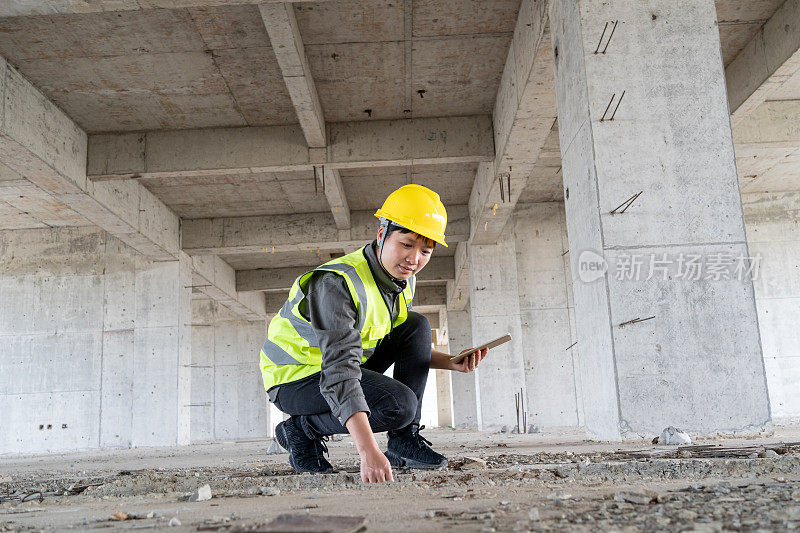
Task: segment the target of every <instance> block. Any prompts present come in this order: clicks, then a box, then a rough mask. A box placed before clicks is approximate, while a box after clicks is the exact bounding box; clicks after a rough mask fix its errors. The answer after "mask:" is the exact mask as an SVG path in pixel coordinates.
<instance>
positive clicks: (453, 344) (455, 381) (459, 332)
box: [447, 306, 478, 428]
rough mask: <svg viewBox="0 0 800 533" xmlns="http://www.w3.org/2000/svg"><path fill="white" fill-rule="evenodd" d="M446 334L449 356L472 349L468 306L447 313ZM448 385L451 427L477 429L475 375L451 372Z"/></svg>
mask: <svg viewBox="0 0 800 533" xmlns="http://www.w3.org/2000/svg"><path fill="white" fill-rule="evenodd" d="M447 333H448V339H449V341H450V343H449V347H450V352H449V353H451V354H457V353H459V352H460V351H461V350H465V349H467V348H470V347H472V320H471V318H470V313H469V306H467V308H466V309H465V310H463V311H447ZM451 374H452V375H451V376H450V385H451V390H452V397H453V426H454V427H463V428H476V427H478V409H477V405H478V404H477V402H478V400H477V397H476V395H475V374H474V373H470V374H464V373H463V372H451Z"/></svg>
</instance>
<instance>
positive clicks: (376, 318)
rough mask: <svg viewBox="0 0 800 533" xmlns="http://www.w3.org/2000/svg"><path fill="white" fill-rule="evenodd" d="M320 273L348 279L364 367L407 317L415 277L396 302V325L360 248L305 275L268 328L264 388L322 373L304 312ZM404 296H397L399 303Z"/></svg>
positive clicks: (319, 354)
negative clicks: (308, 290) (316, 274)
mask: <svg viewBox="0 0 800 533" xmlns="http://www.w3.org/2000/svg"><path fill="white" fill-rule="evenodd" d="M320 271H327V272H335V273H337V274H339V275H341V276H342V277H343V278H344V279H345V282H346V285H347V288H348V291H349V292H350V296H351V297H352V299H353V302H354V303H355V306H356V312H357V315H356V317H357V322H356V329H358V330H359V331H360V336H361V344H362V349H363V357H362V363H363V362H364V361H366V360H367V358H368V357H369V356H371V355H372V353H373V352H374V351H375V347H376V346H377V345H378V343H379V342H380V340H381V339H383V337H385V336H386V335H388V334H389V332H390V331H391V328H392V327H393V326H399V325H400V324H402V323H403V322H405V320H406V318H407V317H408V309H409V308H410V306H411V301H412V299H413V296H414V290H415V288H416V278H415V277H413V276H412V278H411V279H410V280H409V283H407V284H406V288H405V290H404V291H403V292H402V293H401V294H402V298H403V302H399V301H398V302H397V303H396V305H397V306H398V308H399V309H398V314H397V319H396V320H395V321H394V324H392V321H391V315H390V314H389V310H388V306H387V305H386V303H385V301H384V299H383V295H382V294H381V292H380V290H379V289H378V287H377V285H376V283H375V279H374V278H373V276H372V272H371V271H370V269H369V264H368V263H367V259H366V257H364V253H363V250H361V249H360V250H357V251H356V252H353V253H351V254H347V255H345V256H343V257H339V258H337V259H334V260H331V261H330V262H328V263H325V264H324V265H321V266H319V267H317V268H316V269H314V270H312V271H309V272H306V273H305V274H303V275H302V276H300V277H298V278H297V279H296V280H295V282H294V283H293V284H292V289H291V291H290V292H289V298H288V299H287V300H286V303H285V304H284V305H283V307H282V308H281V310H280V312H279V313H278V314H277V315H276V316H275V317H274V318H273V319H272V321H271V322H270V324H269V329H268V334H267V339H266V341H265V342H264V346H263V347H262V348H261V373H262V376H263V378H264V386H265V388H266V389H270V388H271V387H273V386H275V385H281V384H284V383H289V382H292V381H296V380H298V379H302V378H304V377H307V376H310V375H312V374H314V373H316V372H319V371H320V369H321V365H322V352H321V351H320V347H319V341H318V340H317V338H316V335H315V334H314V328H313V327H312V326H311V323H310V322H309V321H308V320H306V319H305V318H304V317H303V315H302V314H301V313H300V304H301V303H302V301H303V299H304V298H305V297H306V294H305V290H306V285H307V283H308V280H309V279H310V278H311V275H312V274H313V273H314V272H320ZM400 297H401V296H400V295H398V300H399V298H400ZM403 304H405V305H403Z"/></svg>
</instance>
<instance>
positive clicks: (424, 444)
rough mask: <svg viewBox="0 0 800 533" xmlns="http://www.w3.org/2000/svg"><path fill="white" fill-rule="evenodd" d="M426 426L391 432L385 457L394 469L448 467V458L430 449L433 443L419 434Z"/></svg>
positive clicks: (413, 425)
mask: <svg viewBox="0 0 800 533" xmlns="http://www.w3.org/2000/svg"><path fill="white" fill-rule="evenodd" d="M421 429H425V426H418V425H416V424H412V425H411V426H409V428H407V429H405V430H402V431H398V432H394V431H390V432H389V446H388V448H389V449H388V450H387V451H386V453H385V454H384V455H386V458H387V459H389V463H390V464H391V465H392V466H394V467H407V468H425V469H435V468H444V467H445V466H447V458H446V457H445V456H444V455H441V454H439V453H436V452H435V451H433V450H432V449H431V448H430V444H431V442H430V441H429V440H428V439H426V438H425V437H423V436H422V435H420V434H419V431H420V430H421Z"/></svg>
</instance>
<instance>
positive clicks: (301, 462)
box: [275, 418, 333, 474]
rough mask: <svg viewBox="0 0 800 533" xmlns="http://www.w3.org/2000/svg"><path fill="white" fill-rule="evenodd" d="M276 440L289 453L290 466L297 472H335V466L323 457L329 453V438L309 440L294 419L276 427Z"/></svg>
mask: <svg viewBox="0 0 800 533" xmlns="http://www.w3.org/2000/svg"><path fill="white" fill-rule="evenodd" d="M275 438H276V439H278V444H280V445H281V446H283V447H284V448H285V449H286V450H288V451H289V464H290V465H292V468H294V469H295V470H296V471H298V472H311V473H312V474H330V473H331V472H333V466H332V465H331V464H330V463H329V462H328V460H327V459H325V456H324V455H323V452H325V453H327V452H328V447H327V446H326V445H325V441H326V440H328V438H327V437H320V438H318V439H311V438H309V437H308V435H306V432H305V431H303V428H301V427H300V426H299V425H298V424H297V423H296V422H295V421H294V418H290V419H289V420H284V421H283V422H281V423H280V424H278V425H277V426H275Z"/></svg>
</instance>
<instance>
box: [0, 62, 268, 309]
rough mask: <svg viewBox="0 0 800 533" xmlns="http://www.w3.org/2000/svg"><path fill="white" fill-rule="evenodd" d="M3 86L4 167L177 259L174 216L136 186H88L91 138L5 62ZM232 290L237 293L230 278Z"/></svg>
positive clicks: (142, 247) (0, 139)
mask: <svg viewBox="0 0 800 533" xmlns="http://www.w3.org/2000/svg"><path fill="white" fill-rule="evenodd" d="M0 85H1V86H2V87H0V89H2V92H3V94H4V95H5V98H4V99H3V102H2V106H3V109H2V116H3V121H2V124H0V161H1V162H2V163H3V164H4V165H5V166H7V167H8V168H10V169H11V170H13V171H14V172H16V173H18V174H19V175H20V176H22V177H24V178H26V179H27V180H28V181H30V182H31V183H33V184H34V185H36V186H38V187H39V188H40V189H42V190H44V191H45V192H47V193H49V194H50V195H52V196H53V197H54V198H55V199H56V200H59V201H60V202H62V203H64V204H65V205H67V206H68V207H69V208H70V209H72V210H74V211H76V212H77V213H78V214H80V215H82V216H83V217H85V218H86V219H87V220H89V221H90V222H92V223H94V224H96V225H97V226H99V227H100V228H102V229H103V230H105V231H107V232H108V233H110V234H111V235H114V236H115V237H117V238H118V239H120V240H122V241H123V242H125V243H126V244H128V245H129V246H130V247H132V248H133V249H135V250H137V251H138V252H140V253H142V254H143V255H145V256H147V257H149V258H151V259H156V260H162V261H168V260H177V259H180V256H181V251H180V221H179V219H178V217H177V215H175V213H173V212H172V211H171V210H170V209H169V208H168V207H167V206H166V205H164V203H163V202H161V201H160V200H159V199H158V198H156V197H155V196H154V195H153V194H152V193H151V192H150V191H148V190H147V189H146V188H145V187H144V186H142V185H141V184H139V183H137V182H134V181H107V182H98V183H94V182H91V181H89V180H87V178H86V150H87V137H86V134H85V133H84V132H83V131H82V130H81V129H80V128H79V127H78V126H77V125H76V124H75V123H74V122H73V121H72V120H71V119H70V118H69V117H68V116H67V115H65V114H64V113H63V112H62V111H61V110H60V109H58V108H57V107H56V106H55V105H53V104H52V103H51V102H50V101H49V100H47V98H45V96H44V95H43V94H42V93H40V92H39V91H38V90H37V89H36V88H35V87H33V85H31V84H30V83H29V82H28V81H27V80H25V79H24V78H23V77H22V76H21V75H20V74H19V73H18V72H17V71H16V70H15V69H14V68H13V67H11V66H10V65H8V64H7V63H6V62H5V60H3V59H1V58H0ZM214 279H215V280H216V279H217V277H214ZM206 281H208V280H206ZM213 283H214V281H211V282H210V283H207V284H209V285H213ZM228 283H229V284H230V286H235V280H234V275H233V273H232V271H231V273H230V275H229V279H228ZM234 294H235V293H234ZM231 298H232V296H231V295H228V299H229V300H230V299H231ZM234 299H235V298H234ZM237 304H240V305H241V306H244V307H245V308H246V309H247V312H248V313H259V312H261V313H262V314H263V311H264V308H263V305H262V306H259V305H258V302H257V301H250V300H248V301H238V302H237ZM235 310H236V309H234V311H235Z"/></svg>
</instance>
